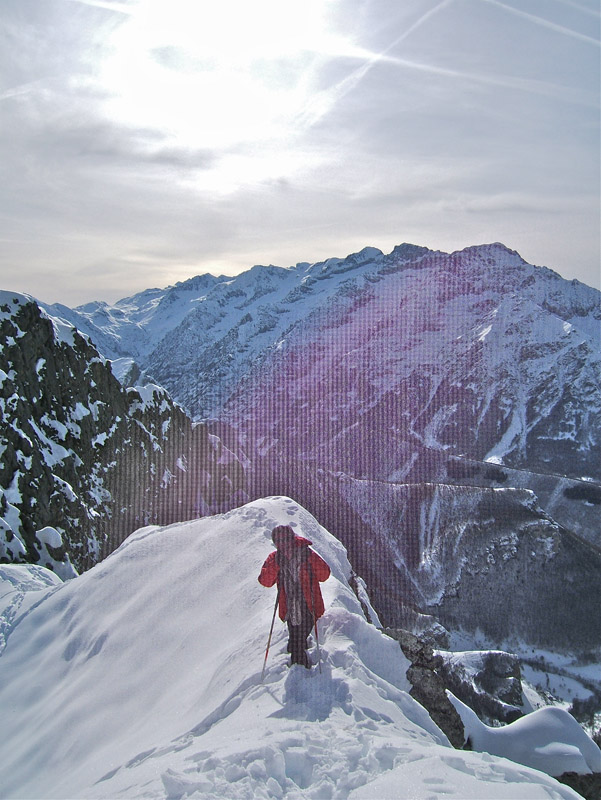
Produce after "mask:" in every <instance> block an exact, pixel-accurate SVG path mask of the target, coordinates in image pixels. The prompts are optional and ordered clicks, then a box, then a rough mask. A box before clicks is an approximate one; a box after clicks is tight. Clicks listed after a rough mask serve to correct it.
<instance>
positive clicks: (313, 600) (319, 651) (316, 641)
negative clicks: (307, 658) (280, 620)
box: [307, 562, 321, 675]
mask: <svg viewBox="0 0 601 800" xmlns="http://www.w3.org/2000/svg"><path fill="white" fill-rule="evenodd" d="M307 566H308V567H309V575H310V576H311V605H312V606H313V608H312V609H311V613H312V614H313V627H314V628H315V644H316V645H317V664H318V666H319V674H320V675H321V650H320V649H319V633H318V632H317V616H316V615H315V597H314V596H313V586H314V585H315V584H316V583H317V586H318V587H319V583H318V582H317V579H316V577H315V573H314V572H313V570H312V569H311V564H309V563H308V562H307Z"/></svg>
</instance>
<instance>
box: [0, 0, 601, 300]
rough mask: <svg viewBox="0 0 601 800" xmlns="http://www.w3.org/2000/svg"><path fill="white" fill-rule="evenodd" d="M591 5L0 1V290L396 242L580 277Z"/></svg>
mask: <svg viewBox="0 0 601 800" xmlns="http://www.w3.org/2000/svg"><path fill="white" fill-rule="evenodd" d="M599 25H600V7H599V2H598V0H442V2H441V1H440V0H302V2H296V0H252V2H249V1H248V0H219V2H216V1H215V0H211V1H210V2H209V1H208V0H207V2H205V0H169V2H166V0H120V1H119V2H117V0H2V12H1V16H0V147H1V154H2V157H1V160H0V242H1V247H0V279H1V281H0V288H6V289H14V290H17V291H24V292H28V293H30V294H33V295H35V296H36V297H39V298H40V299H42V300H46V301H48V302H54V301H59V300H60V301H62V302H65V303H67V304H68V305H75V304H77V303H82V302H85V301H87V300H91V299H105V300H116V299H118V298H121V297H124V296H126V295H129V294H132V293H133V292H136V291H139V290H142V289H145V288H149V287H151V286H161V287H162V286H166V285H168V284H170V283H174V282H176V281H178V280H184V279H186V278H188V277H191V276H192V275H196V274H199V273H202V272H213V273H215V274H222V273H225V274H235V273H236V272H239V271H241V270H243V269H247V268H248V267H250V266H252V265H253V264H256V263H261V264H269V263H272V264H279V265H281V266H289V265H291V264H294V263H296V262H298V261H317V260H323V259H325V258H327V257H330V256H345V255H347V254H348V253H350V252H354V251H356V250H359V249H361V248H363V247H364V246H366V245H371V246H375V247H379V248H380V249H382V250H384V251H385V252H389V251H390V250H391V249H392V248H393V247H394V245H395V244H399V243H401V242H403V241H408V242H412V243H415V244H420V245H426V246H428V247H431V248H435V249H441V250H447V251H449V250H456V249H459V248H462V247H465V246H468V245H471V244H480V243H484V242H492V241H502V242H504V243H505V244H506V245H508V246H509V247H511V248H512V249H515V250H518V251H519V252H520V253H521V255H522V256H523V257H524V258H525V259H526V260H527V261H530V262H531V263H535V264H544V265H546V266H550V267H552V268H553V269H556V270H557V271H558V272H560V273H561V274H562V275H563V276H564V277H566V278H570V279H571V278H578V279H579V280H582V281H585V282H586V283H589V284H590V285H594V286H599V233H600V231H599V57H600V49H599Z"/></svg>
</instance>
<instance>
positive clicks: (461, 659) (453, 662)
mask: <svg viewBox="0 0 601 800" xmlns="http://www.w3.org/2000/svg"><path fill="white" fill-rule="evenodd" d="M437 655H438V656H439V657H440V661H439V662H438V672H439V675H440V677H441V678H442V680H443V681H444V684H445V686H446V688H447V689H449V690H450V691H451V692H452V693H453V694H454V695H455V697H458V698H459V699H460V700H461V701H462V702H463V703H465V704H466V705H468V706H469V707H470V708H471V709H473V711H475V712H476V714H477V715H478V717H479V718H480V719H481V720H482V721H483V722H485V723H486V724H487V725H493V724H499V723H508V722H513V721H514V720H516V719H518V718H519V717H521V716H523V711H522V706H523V704H524V698H523V696H522V683H521V671H520V660H519V658H518V656H516V655H514V654H512V653H504V652H502V651H498V650H484V651H470V652H463V653H451V652H439V653H438V654H437Z"/></svg>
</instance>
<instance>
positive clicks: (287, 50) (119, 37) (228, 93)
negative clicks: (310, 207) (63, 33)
mask: <svg viewBox="0 0 601 800" xmlns="http://www.w3.org/2000/svg"><path fill="white" fill-rule="evenodd" d="M328 5H329V4H328V3H327V2H325V3H324V2H323V0H305V2H303V3H302V4H301V3H287V2H282V0H255V2H253V3H248V2H244V1H243V0H221V1H220V2H219V3H204V2H202V3H199V2H193V0H172V2H170V3H168V4H167V3H165V2H164V0H144V1H143V2H140V3H139V4H138V5H137V6H135V7H134V11H133V13H132V14H131V16H130V17H129V18H128V19H127V21H126V22H124V23H123V24H122V25H121V26H120V27H119V28H118V29H117V30H116V31H115V32H114V33H113V38H112V41H111V54H110V56H109V57H108V58H107V60H106V61H105V63H104V64H103V67H102V70H101V81H102V84H103V86H104V88H105V90H106V91H107V94H108V97H109V98H110V99H109V100H108V101H107V103H108V108H107V111H108V113H109V114H110V115H111V117H112V118H116V119H118V120H120V121H121V122H123V123H125V124H128V125H130V126H132V127H135V128H138V129H143V128H149V129H152V130H156V131H159V132H160V134H161V135H162V136H164V137H165V138H166V139H167V140H168V141H169V143H170V144H176V145H177V146H180V147H184V148H189V149H203V148H207V149H211V150H212V151H217V152H218V153H219V154H220V156H221V157H220V159H219V161H220V162H221V163H222V164H223V162H224V160H227V158H228V153H233V152H234V151H236V153H237V155H236V158H237V162H238V163H237V165H236V166H237V168H238V169H240V166H241V164H240V150H241V149H244V148H245V147H246V146H248V147H249V148H250V149H253V150H255V151H256V149H257V147H259V146H260V147H261V148H262V152H261V154H260V158H258V160H257V168H256V169H255V168H249V166H248V163H247V168H246V169H245V170H241V172H240V173H239V174H240V179H241V180H244V176H245V175H246V176H248V178H247V179H248V180H259V179H260V174H261V173H262V170H265V171H266V177H270V178H273V177H274V173H276V176H277V174H281V171H282V170H283V171H284V173H285V174H288V172H289V170H290V169H293V167H291V164H293V163H295V164H296V163H297V160H295V159H292V158H282V155H281V149H282V147H285V146H286V145H287V144H289V143H290V142H291V141H293V140H294V138H295V136H296V135H297V134H298V125H295V121H298V120H299V119H302V117H303V114H305V112H306V108H307V106H308V105H309V104H310V99H311V93H312V91H313V88H312V84H313V83H314V81H313V79H312V76H313V75H314V71H315V70H316V69H318V68H319V65H320V64H322V63H323V60H324V58H327V57H329V56H330V55H332V54H334V53H336V52H341V51H343V50H344V47H345V43H344V42H343V41H342V37H339V36H336V35H335V34H334V33H333V32H332V31H330V30H329V29H328V21H327V10H328ZM270 149H271V150H273V158H272V161H271V163H270V158H269V155H268V152H267V151H269V150H270ZM228 170H229V172H230V174H233V171H232V165H230V167H229V168H228ZM213 177H214V178H215V179H216V176H213ZM217 183H218V180H217Z"/></svg>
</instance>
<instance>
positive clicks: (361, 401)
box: [221, 245, 601, 648]
mask: <svg viewBox="0 0 601 800" xmlns="http://www.w3.org/2000/svg"><path fill="white" fill-rule="evenodd" d="M403 255H404V254H403V253H402V252H396V253H395V252H393V253H392V254H391V255H390V256H388V257H384V258H383V259H380V260H379V262H378V264H374V269H373V270H372V271H370V272H366V273H364V274H362V275H361V276H359V277H358V278H357V279H355V280H353V279H349V281H348V282H346V283H345V284H344V285H342V286H341V287H340V288H339V290H338V291H337V292H336V293H335V294H334V295H332V296H331V297H329V298H328V299H327V301H326V302H324V303H323V304H321V305H320V306H319V307H317V308H315V309H314V310H313V311H312V312H311V313H309V314H308V315H307V316H305V317H304V318H303V319H302V320H299V322H298V323H297V324H296V325H295V327H294V328H293V329H291V330H290V331H289V332H288V334H287V335H286V336H285V337H283V338H282V339H281V340H280V341H279V342H277V344H276V345H275V346H274V347H273V348H272V349H271V350H270V352H269V353H268V355H267V356H266V357H265V358H264V359H263V360H262V361H261V363H260V364H259V366H258V367H257V368H256V369H255V370H253V371H252V372H251V373H250V375H249V376H248V378H247V379H246V380H243V381H242V382H241V384H240V385H239V386H238V389H237V391H236V393H235V394H234V395H233V396H232V398H231V399H230V400H229V402H228V403H227V405H226V407H225V409H224V412H223V413H222V414H221V418H222V420H225V421H227V422H228V423H229V424H230V425H232V426H233V427H235V428H236V429H237V431H238V433H239V435H240V436H241V438H242V440H243V441H244V442H245V447H246V449H247V453H248V455H249V457H250V459H251V462H252V463H253V464H254V472H255V487H254V491H255V493H256V494H257V495H261V494H265V493H281V492H284V493H286V494H290V495H292V496H294V497H297V498H298V499H299V500H300V501H301V502H302V503H303V504H304V505H305V506H306V507H308V508H310V509H311V510H312V511H313V512H314V513H316V514H318V516H319V515H321V516H320V518H321V519H322V520H323V521H324V524H326V526H328V527H329V528H330V530H332V531H333V532H335V533H336V535H338V536H339V537H340V538H341V539H342V541H343V542H344V543H345V544H346V545H347V547H348V548H349V552H350V553H351V556H352V558H353V559H354V562H355V564H356V567H357V570H358V571H359V572H360V574H362V575H364V577H365V578H366V580H367V582H368V585H369V587H370V591H371V592H372V596H374V597H375V598H376V602H377V604H378V611H379V613H381V614H382V615H383V616H384V618H385V620H386V622H387V624H390V625H399V624H402V623H403V621H404V620H405V619H406V615H407V613H408V608H409V607H412V608H413V609H418V610H419V611H420V612H429V613H435V614H436V615H437V616H438V617H439V618H440V619H442V620H444V621H446V622H447V623H448V624H449V625H450V626H452V627H464V628H466V629H469V630H472V631H475V630H477V629H479V630H481V631H484V632H485V633H486V634H488V635H490V637H491V638H492V639H496V640H497V641H499V640H502V639H505V638H509V637H510V635H511V634H513V635H514V636H515V635H517V636H522V637H524V638H525V639H527V640H528V641H536V643H537V644H539V645H547V646H550V644H551V642H552V641H553V640H554V639H555V641H557V627H558V626H557V625H556V624H555V623H553V622H551V620H553V619H555V621H557V619H558V618H559V617H558V616H557V613H558V612H556V609H557V608H561V609H563V611H562V613H563V615H564V616H565V615H566V614H567V617H568V618H569V619H563V617H562V624H561V626H559V627H560V628H561V630H562V631H563V633H562V635H563V637H564V639H565V641H562V644H563V645H565V646H566V647H576V648H578V647H589V646H590V645H591V642H594V641H596V642H597V643H598V642H599V641H600V640H601V628H600V626H599V623H598V622H596V623H591V619H593V620H594V619H598V615H596V612H595V603H596V599H595V598H598V591H597V593H595V592H594V591H593V592H592V593H591V592H590V591H587V590H586V589H585V590H584V591H583V587H593V586H595V587H597V590H598V589H599V586H600V576H601V559H600V554H599V549H598V548H599V544H600V540H599V525H598V510H599V501H600V499H601V491H600V488H599V480H600V477H601V473H600V466H601V461H600V456H599V453H600V452H601V450H600V444H601V443H600V441H599V440H600V431H601V424H600V423H601V397H600V391H599V384H600V380H599V378H600V362H599V319H600V310H599V293H598V292H596V291H594V290H592V289H589V288H588V287H586V286H583V285H581V284H577V283H569V282H566V281H564V280H562V279H561V278H560V277H559V276H557V275H555V274H554V273H552V272H551V271H549V270H545V269H540V268H536V267H533V266H531V265H529V264H527V263H526V262H524V261H523V260H522V259H521V258H520V257H519V256H518V255H517V254H516V253H514V252H511V251H509V250H507V249H506V248H505V247H503V246H501V245H491V246H487V247H475V248H469V249H468V250H466V251H463V252H461V253H455V254H452V255H446V254H442V253H431V252H427V253H425V254H424V253H423V252H420V253H418V254H416V257H415V258H413V259H410V260H407V259H406V258H403V257H402V256H403ZM551 514H553V517H551V516H550V515H551ZM558 521H559V522H560V523H561V524H558ZM574 533H576V534H578V535H577V536H573V535H572V534H574ZM515 586H518V587H523V588H521V589H520V590H519V591H516V590H515V588H512V587H515ZM568 597H569V600H568ZM509 598H511V601H512V602H511V603H510V602H509ZM566 601H567V602H566ZM560 616H561V615H560ZM501 620H503V625H500V621H501ZM595 637H597V638H596V639H595Z"/></svg>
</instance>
